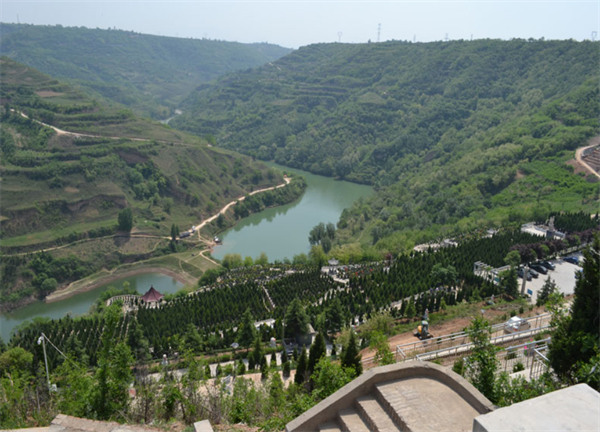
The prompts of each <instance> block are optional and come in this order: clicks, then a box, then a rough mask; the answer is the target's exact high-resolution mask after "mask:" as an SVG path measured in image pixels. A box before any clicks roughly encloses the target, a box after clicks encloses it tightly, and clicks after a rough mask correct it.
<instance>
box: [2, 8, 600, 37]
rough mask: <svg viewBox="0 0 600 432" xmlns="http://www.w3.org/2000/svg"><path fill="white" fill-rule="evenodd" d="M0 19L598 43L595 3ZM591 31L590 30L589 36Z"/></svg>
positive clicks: (20, 14) (162, 30) (11, 14)
mask: <svg viewBox="0 0 600 432" xmlns="http://www.w3.org/2000/svg"><path fill="white" fill-rule="evenodd" d="M0 21H1V22H5V23H17V22H20V23H26V24H44V25H56V24H60V25H63V26H70V27H71V26H77V27H79V26H83V27H88V28H101V29H107V28H117V29H120V30H128V31H134V32H137V33H147V34H154V35H161V36H176V37H185V38H190V37H191V38H197V39H202V38H206V39H218V40H226V41H237V42H244V43H252V42H269V43H274V44H277V45H281V46H285V47H288V48H298V47H300V46H304V45H309V44H312V43H319V42H343V43H362V42H367V41H369V40H370V41H372V42H376V41H378V40H379V41H387V40H403V41H416V42H430V41H440V40H446V39H448V40H456V39H465V40H468V39H481V38H494V39H512V38H524V39H528V38H535V39H539V38H545V39H575V40H583V39H593V38H595V39H598V36H597V35H598V33H599V27H600V1H598V0H568V1H564V0H560V1H551V0H543V1H542V0H461V1H458V0H431V1H430V0H418V1H416V0H387V1H379V0H373V1H365V0H338V1H332V0H323V1H319V0H265V1H256V0H246V1H244V0H237V1H233V0H220V1H215V0H212V1H208V0H185V1H184V0H169V1H168V0H69V1H60V0H31V1H30V0H0ZM594 32H595V33H594Z"/></svg>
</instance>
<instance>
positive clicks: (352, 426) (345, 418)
mask: <svg viewBox="0 0 600 432" xmlns="http://www.w3.org/2000/svg"><path fill="white" fill-rule="evenodd" d="M338 417H339V422H340V425H341V426H342V429H343V430H344V431H346V432H369V431H370V429H369V426H367V424H366V423H365V422H364V421H363V419H362V418H361V417H360V414H359V413H358V412H356V410H355V409H353V408H347V409H344V410H341V411H340V412H339V413H338Z"/></svg>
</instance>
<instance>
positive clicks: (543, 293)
mask: <svg viewBox="0 0 600 432" xmlns="http://www.w3.org/2000/svg"><path fill="white" fill-rule="evenodd" d="M557 292H558V287H557V286H556V283H555V282H554V281H553V280H552V278H551V277H550V276H548V278H546V282H544V285H543V286H542V289H541V290H540V292H539V293H538V296H537V300H536V305H537V306H541V305H543V304H545V303H546V302H547V301H548V299H549V298H550V296H551V295H552V294H554V293H557Z"/></svg>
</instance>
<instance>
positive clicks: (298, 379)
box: [294, 347, 308, 384]
mask: <svg viewBox="0 0 600 432" xmlns="http://www.w3.org/2000/svg"><path fill="white" fill-rule="evenodd" d="M307 366H308V359H307V356H306V348H305V347H302V352H301V353H300V358H299V359H298V365H297V366H296V376H295V377H294V382H295V383H296V384H302V383H303V382H304V381H305V380H306V368H307Z"/></svg>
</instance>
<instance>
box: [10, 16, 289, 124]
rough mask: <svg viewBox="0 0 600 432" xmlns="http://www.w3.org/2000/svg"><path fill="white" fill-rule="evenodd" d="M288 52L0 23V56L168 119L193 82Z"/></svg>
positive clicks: (127, 33) (259, 46)
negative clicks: (0, 24)
mask: <svg viewBox="0 0 600 432" xmlns="http://www.w3.org/2000/svg"><path fill="white" fill-rule="evenodd" d="M289 52H290V49H287V48H283V47H280V46H277V45H271V44H267V43H260V44H259V43H257V44H241V43H235V42H224V41H215V40H204V39H202V40H198V39H183V38H174V37H164V36H152V35H144V34H139V33H134V32H130V31H122V30H110V29H109V30H101V29H88V28H85V27H62V26H60V25H58V26H36V25H27V24H4V23H3V24H2V27H1V34H0V55H6V56H8V57H10V58H12V59H13V60H16V61H18V62H21V63H25V64H27V65H29V66H31V67H34V68H36V69H38V70H40V71H41V72H44V73H47V74H49V75H52V76H54V77H56V78H61V79H69V80H70V83H71V84H76V85H78V86H81V88H83V89H85V91H86V92H88V93H91V94H94V95H95V97H97V98H99V97H102V98H104V99H105V100H109V101H112V102H117V103H119V104H122V105H125V106H127V107H129V108H131V109H133V110H134V111H135V112H137V113H141V114H144V115H149V116H151V117H153V118H166V117H169V116H170V115H171V114H172V112H173V110H174V109H175V108H177V106H178V104H179V103H180V102H181V100H182V99H183V98H184V97H185V96H187V95H188V94H189V93H190V92H191V91H192V90H193V89H194V88H195V87H196V86H197V85H199V84H201V83H204V82H208V81H211V80H213V79H215V78H217V77H219V76H221V75H224V74H226V73H229V72H233V71H237V70H244V69H247V68H250V67H256V66H260V65H262V64H264V63H267V62H270V61H273V60H275V59H277V58H279V57H281V56H283V55H285V54H287V53H289Z"/></svg>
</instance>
